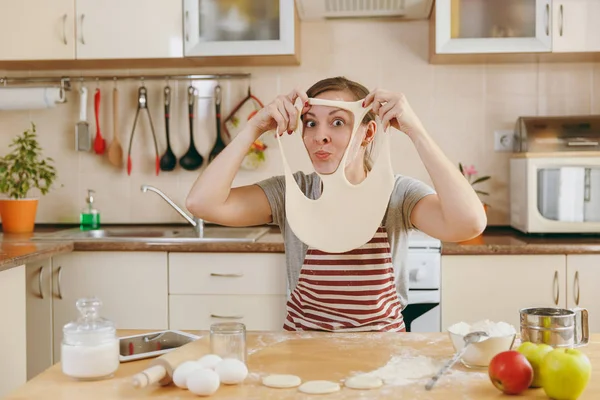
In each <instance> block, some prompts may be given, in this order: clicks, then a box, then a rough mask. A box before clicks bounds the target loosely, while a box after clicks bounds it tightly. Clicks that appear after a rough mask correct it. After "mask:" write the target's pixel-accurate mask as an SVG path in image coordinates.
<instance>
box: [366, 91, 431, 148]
mask: <svg viewBox="0 0 600 400" xmlns="http://www.w3.org/2000/svg"><path fill="white" fill-rule="evenodd" d="M371 103H373V112H374V113H375V114H377V116H379V118H380V119H381V122H382V123H383V128H384V129H385V130H387V129H388V128H389V127H390V125H391V126H393V127H394V128H396V129H398V130H399V131H402V132H404V133H406V134H407V135H408V136H409V137H411V138H412V137H413V136H414V135H416V134H419V133H421V132H424V130H425V128H424V127H423V124H422V123H421V120H420V119H419V117H417V114H415V112H414V111H413V109H412V107H411V106H410V104H408V100H407V99H406V96H405V95H404V94H402V93H393V92H388V91H386V90H381V89H375V90H373V91H372V92H371V93H369V94H368V95H367V97H365V101H364V102H363V107H367V106H369V105H370V104H371Z"/></svg>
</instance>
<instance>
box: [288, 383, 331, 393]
mask: <svg viewBox="0 0 600 400" xmlns="http://www.w3.org/2000/svg"><path fill="white" fill-rule="evenodd" d="M298 390H299V391H301V392H302V393H307V394H328V393H333V392H337V391H339V390H340V385H339V384H338V383H336V382H331V381H308V382H304V383H303V384H302V385H300V387H299V388H298Z"/></svg>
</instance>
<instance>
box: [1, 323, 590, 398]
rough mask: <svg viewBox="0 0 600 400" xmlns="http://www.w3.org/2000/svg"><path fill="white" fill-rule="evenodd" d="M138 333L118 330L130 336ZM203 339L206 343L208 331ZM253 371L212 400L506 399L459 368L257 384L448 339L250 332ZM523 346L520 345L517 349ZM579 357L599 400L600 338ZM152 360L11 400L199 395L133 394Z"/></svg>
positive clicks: (439, 346)
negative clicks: (308, 385)
mask: <svg viewBox="0 0 600 400" xmlns="http://www.w3.org/2000/svg"><path fill="white" fill-rule="evenodd" d="M135 333H140V332H139V331H121V332H119V335H121V336H124V335H130V334H135ZM194 333H196V334H199V335H202V338H201V339H200V340H201V341H205V342H206V346H207V350H208V336H207V335H206V332H194ZM247 342H248V354H249V357H248V368H249V371H250V374H249V375H248V378H247V379H246V381H245V382H244V383H243V384H241V385H236V386H227V385H221V387H220V388H219V390H218V391H217V392H216V393H215V394H214V395H212V396H211V398H215V399H311V398H322V397H325V398H328V399H366V398H378V399H400V398H405V399H419V400H420V399H423V400H425V399H444V400H448V399H461V400H469V399H473V400H481V399H501V398H504V399H508V398H509V397H508V396H505V395H502V394H501V393H500V392H499V391H498V390H497V389H496V388H494V387H493V386H492V384H491V382H490V381H489V378H488V376H487V371H486V370H485V369H484V370H470V369H468V368H465V367H463V366H462V365H457V366H455V368H454V369H453V370H452V372H451V373H450V374H449V375H446V376H445V377H443V378H442V379H440V381H439V382H438V384H437V385H436V387H435V388H434V389H433V390H432V391H429V392H428V391H426V390H425V389H424V385H425V383H426V381H427V379H426V378H425V379H420V380H418V381H416V382H412V383H410V384H402V383H398V382H395V383H390V384H386V385H384V386H383V387H381V388H379V389H375V390H369V391H367V390H353V389H349V388H346V387H344V386H343V385H342V390H341V391H339V392H337V393H334V394H329V395H319V396H314V395H306V394H302V393H300V392H299V391H298V390H297V388H295V389H271V388H267V387H264V386H262V385H261V384H260V378H261V377H262V376H264V375H266V374H269V373H291V374H297V375H299V376H300V377H301V378H302V380H303V381H307V380H313V379H325V380H333V381H337V382H339V383H343V380H344V379H346V378H348V377H350V376H352V375H354V374H357V373H359V372H370V371H373V370H377V369H379V368H381V367H383V366H385V365H386V364H387V363H388V362H389V361H390V359H391V358H392V357H398V356H400V357H406V358H410V357H417V356H424V357H430V358H431V359H433V360H435V361H437V362H439V363H441V362H443V361H445V360H447V359H448V358H449V357H451V356H452V354H453V349H452V345H451V343H450V341H449V339H448V337H447V335H446V334H445V333H431V334H422V333H400V334H399V333H361V334H339V333H338V334H329V333H316V332H303V333H284V332H249V333H248V339H247ZM518 344H519V341H518V340H517V342H516V343H515V345H518ZM582 351H583V352H584V353H586V354H587V355H588V357H590V360H591V361H592V365H593V367H595V369H594V370H593V372H592V378H591V380H590V383H589V385H588V387H587V388H586V390H585V392H584V393H583V395H582V396H581V397H580V399H581V400H591V399H598V398H600V334H597V335H592V338H591V342H590V344H589V345H588V346H586V347H583V348H582ZM148 362H149V360H148V359H146V360H140V361H135V362H130V363H123V364H121V365H120V367H119V370H118V371H117V373H116V375H115V376H114V377H113V378H112V379H107V380H104V381H96V382H79V381H75V380H72V379H70V378H68V377H66V376H64V375H63V374H62V372H61V369H60V364H56V365H54V366H52V367H51V368H49V369H48V370H46V371H45V372H43V373H41V374H40V375H38V376H37V377H35V378H34V379H32V380H30V381H29V382H28V383H26V384H25V385H23V386H22V387H20V388H18V389H17V390H16V391H14V392H13V393H11V394H10V395H9V396H8V397H5V399H7V400H17V399H48V400H54V399H61V400H71V399H72V400H76V399H77V400H79V399H87V400H96V399H98V400H100V399H102V400H105V399H144V398H152V399H186V398H197V397H198V396H195V395H194V394H192V393H190V392H188V391H185V390H182V389H179V388H177V387H175V386H168V387H157V386H153V387H149V388H146V389H134V388H133V387H132V386H131V380H130V379H131V376H132V375H133V374H135V373H137V372H139V371H141V370H143V369H144V368H145V367H146V366H147V365H148ZM521 398H535V399H548V397H546V395H545V393H544V392H543V390H542V389H530V390H528V391H527V392H525V393H524V394H523V395H522V396H521Z"/></svg>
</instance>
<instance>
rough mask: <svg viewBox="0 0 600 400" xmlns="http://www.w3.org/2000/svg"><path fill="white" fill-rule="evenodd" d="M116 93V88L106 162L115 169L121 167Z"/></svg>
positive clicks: (114, 90)
mask: <svg viewBox="0 0 600 400" xmlns="http://www.w3.org/2000/svg"><path fill="white" fill-rule="evenodd" d="M118 108H119V107H118V91H117V88H114V89H113V140H112V142H111V143H110V146H108V160H109V161H110V163H111V164H113V165H114V166H115V167H119V168H122V167H123V147H121V142H120V141H119V134H118V132H117V120H118V119H117V109H118Z"/></svg>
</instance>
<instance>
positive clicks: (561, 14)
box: [558, 4, 564, 36]
mask: <svg viewBox="0 0 600 400" xmlns="http://www.w3.org/2000/svg"><path fill="white" fill-rule="evenodd" d="M558 13H559V15H560V25H559V26H558V33H559V34H560V36H562V35H563V26H564V11H563V5H562V4H561V5H560V7H559V8H558Z"/></svg>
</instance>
